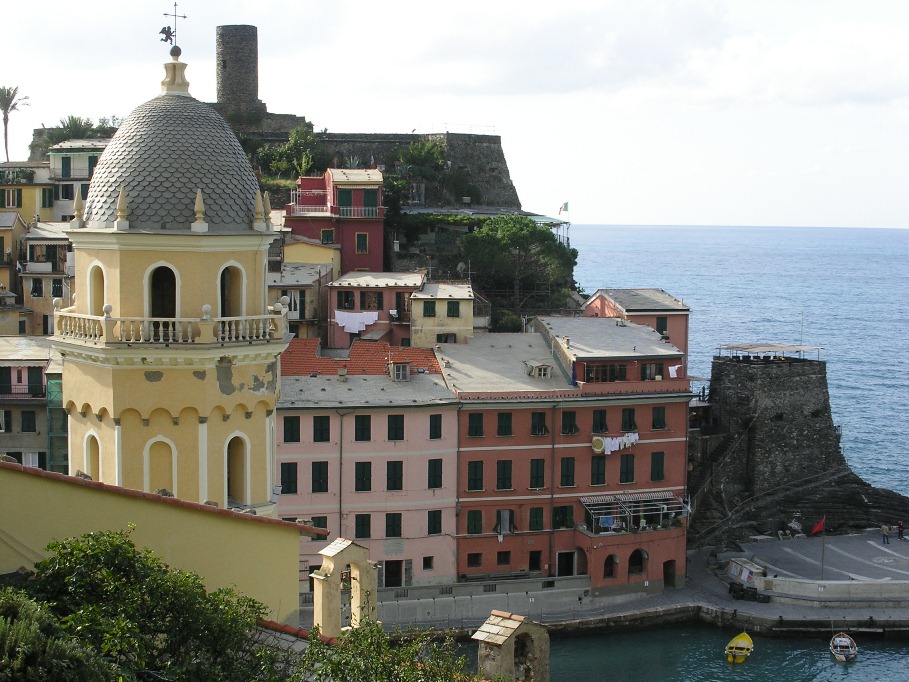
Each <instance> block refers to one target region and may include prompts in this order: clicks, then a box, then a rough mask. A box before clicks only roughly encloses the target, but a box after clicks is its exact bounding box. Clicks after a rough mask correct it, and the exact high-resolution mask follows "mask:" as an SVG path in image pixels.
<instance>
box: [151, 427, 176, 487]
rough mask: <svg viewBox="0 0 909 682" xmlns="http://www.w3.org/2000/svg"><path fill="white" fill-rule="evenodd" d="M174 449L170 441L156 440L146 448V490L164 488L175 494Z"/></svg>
mask: <svg viewBox="0 0 909 682" xmlns="http://www.w3.org/2000/svg"><path fill="white" fill-rule="evenodd" d="M175 476H176V472H175V471H174V449H173V446H172V445H171V444H170V443H167V442H166V441H163V440H158V441H155V442H154V443H152V444H151V445H150V446H149V448H148V488H147V490H146V492H150V493H153V492H157V491H158V490H161V489H165V490H168V491H170V492H171V493H173V494H176V487H177V481H176V478H175Z"/></svg>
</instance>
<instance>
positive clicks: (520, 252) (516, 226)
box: [461, 215, 578, 312]
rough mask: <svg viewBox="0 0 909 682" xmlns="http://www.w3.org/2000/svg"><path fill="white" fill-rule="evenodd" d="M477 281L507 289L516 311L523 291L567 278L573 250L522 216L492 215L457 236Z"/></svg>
mask: <svg viewBox="0 0 909 682" xmlns="http://www.w3.org/2000/svg"><path fill="white" fill-rule="evenodd" d="M461 253H462V254H463V255H464V257H466V258H467V259H469V260H470V266H471V270H472V271H473V272H475V273H477V281H478V283H479V284H480V286H481V287H482V288H485V289H487V290H491V291H494V290H497V289H505V288H507V289H509V290H510V291H511V298H512V306H513V309H514V310H515V311H516V312H517V311H519V310H520V308H521V305H522V303H523V300H524V295H525V291H527V290H530V291H533V290H534V289H535V288H536V287H538V286H539V285H541V284H545V285H548V286H549V287H550V288H551V286H552V285H553V284H558V283H564V282H567V281H568V280H571V279H572V277H573V273H574V266H575V264H576V263H577V259H578V252H577V249H572V248H569V247H568V246H566V245H564V244H562V242H560V241H559V238H558V237H557V236H556V235H555V233H553V231H552V230H550V229H549V228H548V227H546V226H545V225H539V224H537V223H536V222H534V221H533V220H531V219H530V218H528V217H526V216H519V215H507V216H496V217H495V218H492V219H490V220H488V221H486V223H485V224H484V225H483V227H481V228H479V229H478V230H475V231H474V232H470V233H468V234H466V235H464V236H463V237H462V238H461Z"/></svg>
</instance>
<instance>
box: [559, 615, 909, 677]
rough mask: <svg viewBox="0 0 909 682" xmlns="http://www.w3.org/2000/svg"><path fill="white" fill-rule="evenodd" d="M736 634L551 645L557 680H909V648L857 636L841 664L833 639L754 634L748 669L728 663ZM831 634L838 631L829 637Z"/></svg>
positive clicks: (668, 634)
mask: <svg viewBox="0 0 909 682" xmlns="http://www.w3.org/2000/svg"><path fill="white" fill-rule="evenodd" d="M737 634H738V632H737V631H734V630H730V629H721V628H716V627H709V626H697V627H686V628H671V629H668V628H667V629H656V630H643V631H639V632H621V633H609V634H601V635H596V634H590V635H582V636H577V637H556V638H554V639H553V640H552V642H551V652H552V653H551V677H552V680H553V682H570V681H572V680H585V681H588V682H594V681H595V680H622V681H623V682H675V681H680V680H697V681H698V682H714V681H715V682H721V681H722V682H726V681H728V680H731V679H733V680H737V681H739V682H758V681H763V680H771V681H772V682H826V681H828V680H846V679H849V680H853V681H855V680H862V681H865V680H906V679H909V642H906V641H893V640H885V639H883V638H881V637H880V636H874V637H872V636H870V635H869V636H868V637H865V638H863V637H862V636H861V635H856V641H857V643H858V646H859V656H858V659H857V660H856V661H854V662H853V663H849V664H843V663H837V662H835V661H834V660H833V657H832V656H831V655H830V651H829V649H828V648H827V647H828V643H829V639H830V638H829V636H825V637H806V638H798V639H788V638H785V639H778V638H765V637H760V636H754V635H752V637H753V639H754V652H753V653H752V654H751V656H750V657H749V659H748V660H747V661H746V662H745V663H742V664H739V665H734V664H731V663H727V662H726V658H725V657H724V656H723V649H724V648H725V646H726V643H727V642H728V641H729V640H730V639H731V638H732V637H734V636H735V635H737ZM831 635H832V633H831Z"/></svg>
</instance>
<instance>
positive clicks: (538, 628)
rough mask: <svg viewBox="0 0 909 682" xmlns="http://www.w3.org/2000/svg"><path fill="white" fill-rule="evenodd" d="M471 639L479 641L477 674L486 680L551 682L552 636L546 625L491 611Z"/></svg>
mask: <svg viewBox="0 0 909 682" xmlns="http://www.w3.org/2000/svg"><path fill="white" fill-rule="evenodd" d="M471 639H475V640H477V641H478V642H479V649H478V650H477V672H478V673H479V674H480V676H481V677H482V678H483V679H487V680H492V679H501V680H510V679H514V680H521V681H526V682H531V680H532V681H533V682H549V633H548V632H547V631H546V627H545V626H544V625H541V624H540V623H534V622H533V621H529V620H526V619H525V618H524V616H519V615H517V614H514V613H505V612H503V611H492V612H490V614H489V618H487V619H486V622H485V623H483V624H482V625H481V626H480V628H479V629H478V630H477V631H476V632H475V633H473V636H472V637H471Z"/></svg>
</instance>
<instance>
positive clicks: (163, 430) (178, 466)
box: [64, 378, 275, 507]
mask: <svg viewBox="0 0 909 682" xmlns="http://www.w3.org/2000/svg"><path fill="white" fill-rule="evenodd" d="M65 382H66V379H65V378H64V383H65ZM269 410H270V408H268V407H266V405H265V404H263V403H259V404H257V405H253V406H251V407H250V409H249V412H248V413H247V411H246V409H245V408H242V407H241V408H237V409H235V410H233V412H231V413H227V412H225V411H223V410H215V411H213V412H212V413H210V414H209V415H208V416H207V418H205V419H204V420H200V419H199V413H198V412H196V410H195V409H193V408H185V409H184V410H183V411H182V412H180V413H178V415H177V417H176V418H175V417H174V415H173V414H172V413H170V412H168V411H166V410H163V409H157V410H153V411H152V412H151V413H150V415H149V417H148V418H143V416H142V415H141V414H139V413H138V412H136V411H135V410H125V411H124V412H122V413H121V414H120V416H119V418H118V419H117V421H118V422H119V429H118V424H117V423H116V422H115V420H114V419H112V418H111V416H110V415H109V414H108V413H106V412H102V417H101V419H100V420H98V418H97V417H96V413H92V412H90V411H86V413H85V416H83V415H82V414H80V412H79V411H78V410H75V409H72V410H70V418H69V435H70V447H69V452H70V473H75V472H76V471H80V470H81V471H84V472H87V473H88V474H89V475H91V476H92V478H93V479H95V480H101V481H104V482H105V483H110V484H115V485H122V486H124V487H127V488H132V489H135V490H144V491H146V492H154V491H155V490H157V489H158V488H167V489H168V490H170V491H171V492H173V493H174V494H175V495H177V496H178V497H180V498H182V499H185V500H191V501H194V502H204V501H206V500H211V501H213V502H216V503H217V504H218V505H219V506H220V507H226V506H227V462H228V458H229V453H228V445H229V443H230V442H231V441H232V439H234V438H239V439H240V441H241V442H242V443H243V445H242V451H243V452H245V459H243V460H242V461H243V462H244V463H245V462H247V460H248V465H247V466H248V484H247V483H244V484H242V485H241V486H240V488H239V489H238V490H235V491H234V492H233V493H232V494H231V497H233V498H234V499H236V500H238V501H239V502H240V503H241V504H244V505H248V504H262V503H264V502H267V501H268V500H269V499H270V498H271V494H272V491H273V488H274V484H275V481H274V472H273V471H272V468H271V465H272V462H271V459H270V455H269V453H270V449H269V442H270V440H271V434H270V432H271V429H272V428H273V426H272V425H273V420H272V419H269V417H268V416H267V415H268V414H269ZM247 414H248V415H249V416H247ZM89 438H94V439H95V440H96V441H97V443H98V449H99V450H100V461H99V462H97V463H95V462H93V461H92V459H91V456H90V454H89V453H90V452H91V441H90V440H87V439H89ZM238 446H239V444H238ZM200 448H201V449H202V453H203V455H204V457H202V458H200ZM234 461H235V462H240V460H239V459H236V460H234ZM146 467H147V468H148V474H146ZM242 471H243V475H244V476H245V475H246V471H245V470H242ZM235 473H236V469H235ZM247 486H248V487H247Z"/></svg>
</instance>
